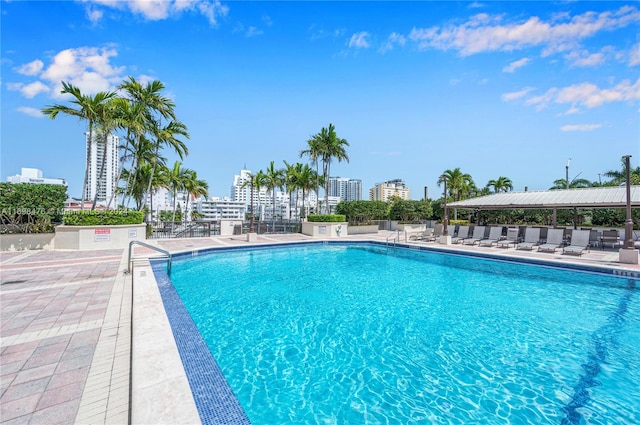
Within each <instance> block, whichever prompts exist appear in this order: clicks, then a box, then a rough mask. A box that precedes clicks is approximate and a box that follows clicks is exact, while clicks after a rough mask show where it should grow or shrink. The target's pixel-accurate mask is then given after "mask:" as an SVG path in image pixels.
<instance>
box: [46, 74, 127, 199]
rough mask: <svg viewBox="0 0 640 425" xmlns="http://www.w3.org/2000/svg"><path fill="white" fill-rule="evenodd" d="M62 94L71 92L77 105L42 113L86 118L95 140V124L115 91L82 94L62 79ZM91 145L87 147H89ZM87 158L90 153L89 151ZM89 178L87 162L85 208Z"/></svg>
mask: <svg viewBox="0 0 640 425" xmlns="http://www.w3.org/2000/svg"><path fill="white" fill-rule="evenodd" d="M60 93H61V94H69V95H71V96H72V100H71V103H72V104H74V105H76V106H77V108H76V109H74V108H73V107H70V106H65V105H52V106H47V107H46V108H43V109H42V113H43V114H44V115H47V116H48V117H49V118H51V119H55V118H56V117H57V116H58V114H59V113H61V112H62V113H63V114H66V115H71V116H74V117H78V118H79V119H80V120H85V121H87V123H88V126H89V141H91V140H93V130H94V125H95V124H96V123H98V122H99V121H100V120H101V119H102V116H103V113H104V107H105V105H106V104H107V103H108V102H109V101H110V100H111V99H112V98H113V97H115V95H116V93H115V92H110V91H109V92H98V93H96V94H95V95H93V96H90V95H85V94H82V92H81V91H80V89H79V88H78V87H76V86H74V85H72V84H69V83H67V82H64V81H62V90H61V91H60ZM89 145H90V144H88V146H87V149H89ZM87 159H89V155H88V152H87ZM88 180H89V164H88V162H87V164H85V171H84V183H83V184H82V206H81V209H83V210H84V200H85V193H86V191H87V181H88Z"/></svg>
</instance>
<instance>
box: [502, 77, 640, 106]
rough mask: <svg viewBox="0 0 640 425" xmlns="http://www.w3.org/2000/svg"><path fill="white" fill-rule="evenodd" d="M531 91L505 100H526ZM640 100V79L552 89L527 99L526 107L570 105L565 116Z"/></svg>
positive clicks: (528, 90) (524, 91) (512, 95)
mask: <svg viewBox="0 0 640 425" xmlns="http://www.w3.org/2000/svg"><path fill="white" fill-rule="evenodd" d="M530 92H531V89H525V90H523V91H520V92H515V93H507V94H505V95H503V96H502V98H503V100H517V99H521V98H526V97H527V95H528V94H529V93H530ZM639 100H640V78H639V79H638V80H636V81H635V82H633V83H632V82H631V81H629V80H624V81H622V82H620V83H618V84H617V85H615V86H613V87H610V88H600V87H598V86H597V85H595V84H593V83H580V84H574V85H571V86H567V87H562V88H558V87H552V88H550V89H549V90H547V91H546V92H545V93H543V94H542V95H537V96H532V97H529V98H526V99H525V102H524V103H525V105H530V106H535V107H536V109H537V110H541V109H544V108H546V107H548V106H549V105H551V104H558V105H566V104H568V105H570V109H569V110H568V111H567V112H566V113H565V115H570V114H574V113H577V112H579V111H580V110H582V109H585V108H586V109H592V108H597V107H599V106H602V105H604V104H607V103H612V102H634V101H639Z"/></svg>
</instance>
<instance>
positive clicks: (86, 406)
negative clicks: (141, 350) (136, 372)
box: [0, 249, 131, 424]
mask: <svg viewBox="0 0 640 425" xmlns="http://www.w3.org/2000/svg"><path fill="white" fill-rule="evenodd" d="M122 257H123V250H120V249H117V250H101V251H26V252H3V253H0V277H1V283H2V286H1V288H0V289H1V291H0V307H1V315H0V322H1V329H0V350H1V351H0V391H1V396H0V422H1V423H2V424H72V423H120V424H123V423H127V421H128V414H129V404H128V400H129V393H128V391H129V385H128V384H129V340H130V334H129V323H128V321H127V320H126V311H123V307H124V308H125V309H126V306H127V304H128V305H129V306H130V298H131V295H130V294H131V293H130V288H129V291H128V294H129V295H128V300H129V302H127V295H126V294H127V290H126V287H125V285H124V277H123V275H122V273H121V270H123V266H122ZM123 313H124V314H123ZM121 316H124V317H121ZM118 333H120V334H118ZM109 403H110V404H111V406H110V408H109V409H108V405H109ZM116 404H120V406H119V407H117V406H116ZM107 411H109V412H110V413H109V415H107Z"/></svg>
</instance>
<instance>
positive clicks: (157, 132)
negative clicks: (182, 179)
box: [147, 121, 189, 193]
mask: <svg viewBox="0 0 640 425" xmlns="http://www.w3.org/2000/svg"><path fill="white" fill-rule="evenodd" d="M156 124H157V123H156ZM152 133H153V136H154V139H153V142H152V143H153V144H154V146H155V155H156V156H157V155H158V153H159V151H160V148H161V147H164V146H170V147H172V148H173V150H174V151H175V152H176V153H177V154H178V156H179V157H180V159H184V157H185V156H186V155H188V154H189V149H188V148H187V145H186V144H185V143H184V142H182V141H181V140H179V139H177V138H176V136H183V137H185V138H187V139H188V138H189V133H188V132H187V126H185V125H184V124H183V123H181V122H179V121H170V122H169V123H168V124H167V125H166V126H164V127H162V128H160V127H158V126H157V125H156V126H154V127H153V128H152ZM155 170H156V161H155V160H154V161H153V168H152V170H151V179H153V174H154V173H155ZM150 192H151V180H149V185H148V187H147V193H150Z"/></svg>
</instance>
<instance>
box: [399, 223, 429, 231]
mask: <svg viewBox="0 0 640 425" xmlns="http://www.w3.org/2000/svg"><path fill="white" fill-rule="evenodd" d="M426 228H427V225H426V224H400V223H398V222H397V221H392V222H391V230H400V231H401V232H407V233H413V232H424V230H425V229H426Z"/></svg>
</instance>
